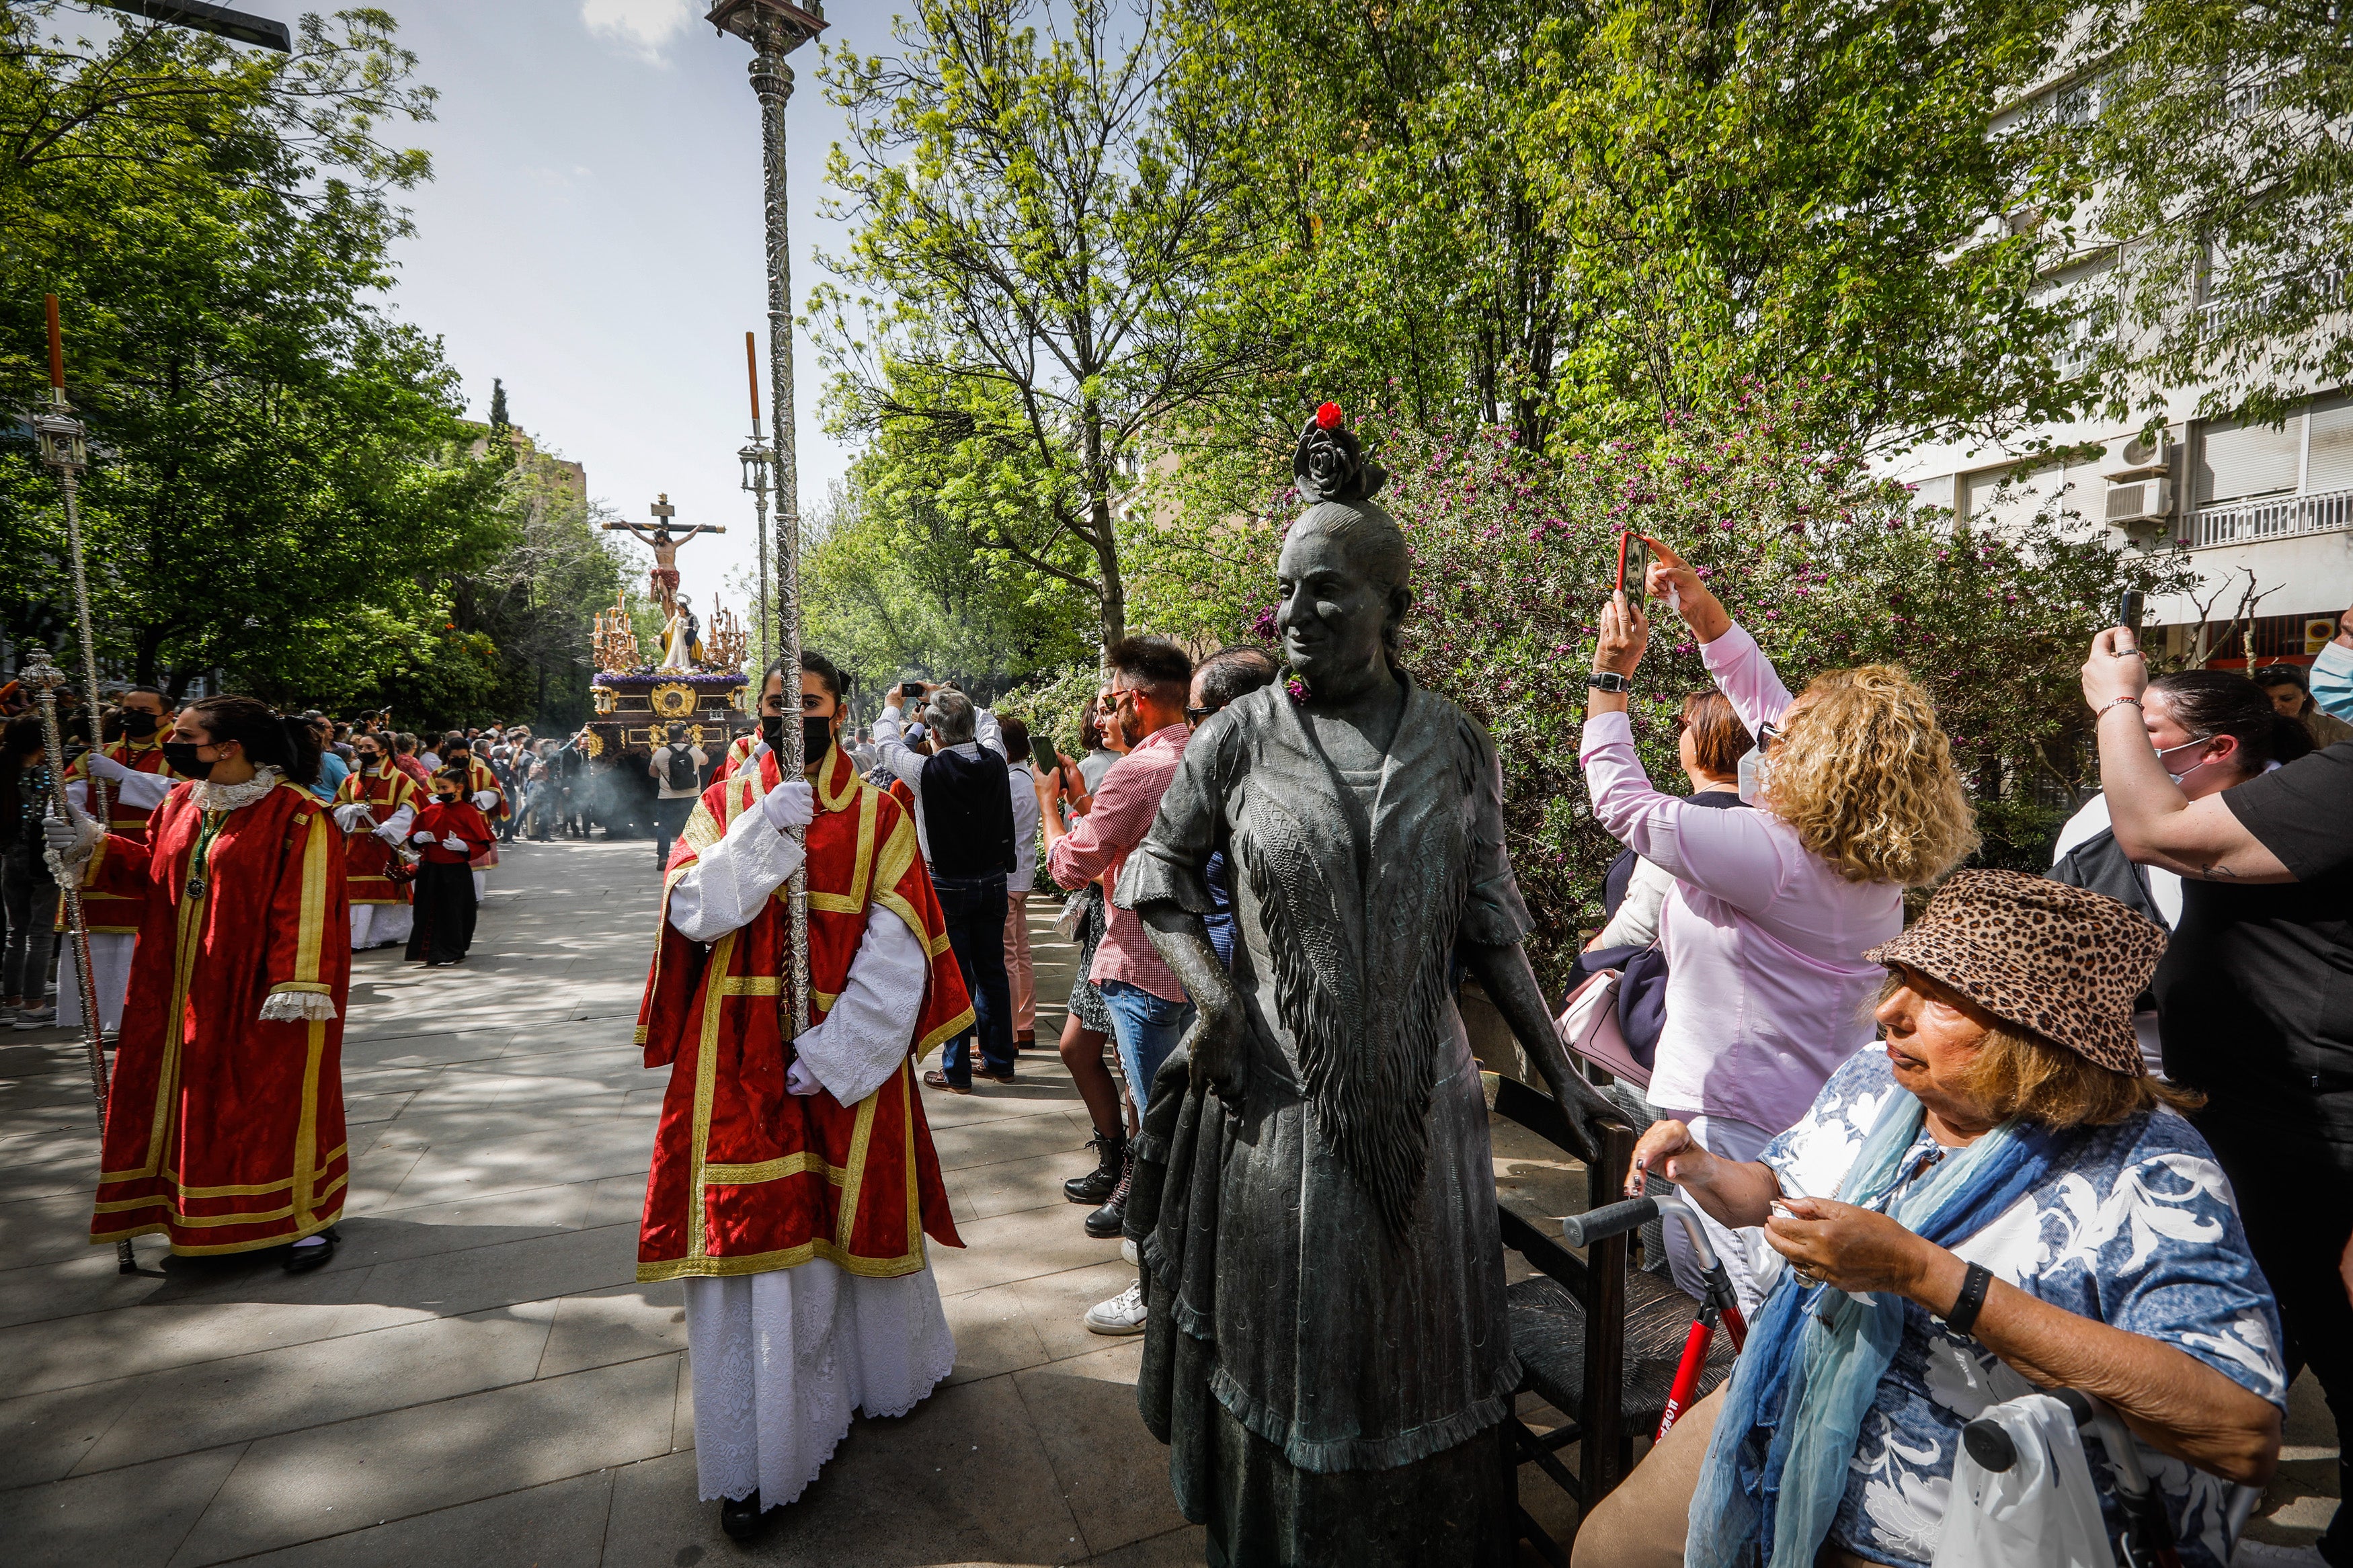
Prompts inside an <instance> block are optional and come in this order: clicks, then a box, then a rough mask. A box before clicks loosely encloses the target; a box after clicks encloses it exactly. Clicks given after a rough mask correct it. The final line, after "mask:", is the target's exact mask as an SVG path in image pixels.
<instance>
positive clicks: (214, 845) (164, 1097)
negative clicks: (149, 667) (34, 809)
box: [43, 697, 352, 1272]
mask: <svg viewBox="0 0 2353 1568" xmlns="http://www.w3.org/2000/svg"><path fill="white" fill-rule="evenodd" d="M164 746H165V751H166V753H167V755H168V756H169V758H170V760H171V763H172V766H173V768H174V771H176V772H177V773H180V774H181V775H182V776H183V777H184V778H186V779H188V780H189V781H191V782H189V783H185V784H176V785H174V787H173V790H172V793H171V795H169V796H168V797H167V798H166V799H165V800H164V804H163V805H160V806H158V807H157V808H156V809H155V811H154V814H153V816H152V817H151V818H150V820H149V823H148V832H147V836H146V837H144V838H143V839H140V838H132V837H129V836H128V835H124V834H107V833H103V832H101V831H100V829H99V828H98V826H97V825H96V824H94V823H92V822H90V819H89V818H88V817H87V816H81V815H80V814H79V813H76V814H75V816H74V819H73V820H72V821H71V822H70V823H69V822H63V821H58V820H57V819H55V818H52V819H51V820H50V821H48V822H47V823H46V824H44V825H43V826H44V831H45V835H46V837H47V840H48V842H49V844H50V846H51V847H53V848H55V849H56V850H57V851H58V855H59V858H60V860H61V861H62V863H63V864H64V866H65V867H66V868H67V870H68V872H69V874H71V875H73V876H76V877H78V878H79V879H80V880H81V882H82V884H83V885H84V886H85V887H89V888H93V889H103V890H106V891H111V892H114V893H117V894H120V895H121V896H123V897H126V898H131V899H134V900H137V902H138V907H139V910H140V924H139V938H138V946H137V949H136V950H135V952H134V954H133V956H132V984H131V988H130V992H129V996H128V1001H127V1002H126V1004H125V1005H124V1008H123V1015H122V1037H121V1045H120V1047H118V1048H117V1049H116V1052H115V1058H114V1084H113V1092H112V1093H111V1095H109V1097H108V1099H107V1102H106V1130H105V1134H104V1141H103V1144H102V1147H101V1150H100V1165H99V1170H100V1177H99V1187H98V1195H97V1202H96V1205H95V1210H94V1214H93V1217H92V1218H91V1221H90V1240H91V1241H93V1242H96V1243H101V1244H104V1243H111V1242H115V1241H118V1240H125V1239H128V1238H130V1237H136V1236H147V1235H152V1234H158V1233H160V1234H162V1235H164V1236H166V1237H169V1238H170V1240H171V1244H172V1250H173V1251H174V1253H180V1254H188V1255H208V1254H218V1253H227V1252H246V1251H252V1250H257V1249H259V1248H263V1247H289V1244H292V1245H291V1247H290V1250H289V1251H288V1252H287V1254H286V1257H285V1264H286V1267H287V1268H289V1269H290V1270H291V1271H294V1272H301V1271H303V1270H305V1269H310V1268H318V1267H319V1266H321V1265H322V1264H323V1263H325V1262H326V1261H327V1259H328V1258H329V1257H330V1256H331V1255H332V1251H333V1242H332V1235H333V1232H332V1229H331V1228H330V1227H332V1226H333V1225H334V1223H335V1221H336V1219H337V1217H338V1216H339V1215H341V1214H342V1212H343V1197H344V1190H345V1180H346V1178H347V1176H348V1175H349V1173H350V1158H349V1151H348V1150H347V1148H346V1147H345V1145H344V1141H343V1068H342V1059H343V1019H344V1017H345V1016H346V1015H347V1013H348V1012H349V992H350V988H351V958H352V955H351V947H350V944H349V942H347V941H346V940H345V937H346V934H347V932H348V931H349V930H350V923H351V917H350V915H349V913H348V912H347V911H346V909H345V905H344V893H343V888H344V880H343V830H342V829H341V828H339V827H337V826H335V823H334V819H333V817H332V816H330V815H329V814H328V811H327V809H326V807H325V806H324V805H322V804H321V803H320V802H319V801H318V799H317V798H316V797H315V796H313V795H311V793H310V790H309V787H308V786H309V785H310V784H311V781H312V780H314V779H316V778H317V777H318V772H319V737H318V734H317V732H316V731H313V730H312V729H311V726H310V725H308V724H306V723H304V722H302V721H301V720H299V719H281V718H280V717H279V716H278V715H277V714H275V713H273V712H271V711H270V710H269V708H268V707H267V706H265V705H264V704H262V703H259V702H257V701H255V700H253V699H252V698H250V697H208V698H206V699H204V700H200V701H196V702H192V703H190V704H189V705H188V706H187V707H186V708H185V709H183V710H181V711H180V713H179V715H178V717H177V719H176V720H175V721H174V725H173V730H172V738H171V739H170V740H169V741H167V742H164Z"/></svg>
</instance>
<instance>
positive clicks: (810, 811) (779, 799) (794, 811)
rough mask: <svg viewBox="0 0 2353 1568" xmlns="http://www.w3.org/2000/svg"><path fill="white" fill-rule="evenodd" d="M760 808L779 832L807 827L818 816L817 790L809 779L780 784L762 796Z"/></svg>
mask: <svg viewBox="0 0 2353 1568" xmlns="http://www.w3.org/2000/svg"><path fill="white" fill-rule="evenodd" d="M760 810H761V812H762V814H763V815H765V816H766V817H767V819H768V826H771V827H773V828H775V829H776V831H777V832H779V833H784V832H787V831H789V830H790V829H792V828H796V827H807V826H808V825H809V824H810V823H811V822H813V821H815V820H816V818H817V791H816V790H815V789H814V788H812V787H811V786H810V784H809V782H808V780H807V779H794V780H792V781H790V782H789V783H786V784H778V785H777V786H776V788H774V789H772V790H770V791H769V792H768V793H767V794H766V795H762V796H761V797H760Z"/></svg>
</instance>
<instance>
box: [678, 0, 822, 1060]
mask: <svg viewBox="0 0 2353 1568" xmlns="http://www.w3.org/2000/svg"><path fill="white" fill-rule="evenodd" d="M705 19H706V20H707V21H709V22H710V23H711V25H712V26H714V27H717V28H718V29H719V30H720V31H722V32H725V33H733V34H734V35H735V36H736V37H739V38H742V39H743V40H744V42H746V43H748V44H750V45H751V46H752V51H753V53H752V68H751V76H752V91H753V92H754V94H755V95H757V96H758V98H759V100H760V166H761V174H762V177H763V185H764V187H765V188H764V191H763V195H765V206H766V209H767V220H768V222H767V260H768V386H769V393H770V395H769V398H768V428H769V429H770V430H771V431H772V432H773V433H774V438H775V451H776V583H775V587H774V591H773V592H772V593H771V594H770V595H769V596H768V597H769V605H770V608H771V613H772V614H773V615H774V616H776V628H775V642H774V643H773V644H772V646H773V647H775V648H776V658H777V659H778V660H779V661H781V662H782V663H783V665H784V667H785V691H784V697H785V720H786V722H785V733H784V742H785V744H784V754H783V755H781V756H779V757H778V758H777V759H776V762H777V763H778V765H779V767H780V768H781V769H782V771H783V773H784V776H785V777H786V779H787V780H790V779H797V778H798V777H800V774H801V763H802V762H803V760H804V759H803V757H802V754H801V726H800V665H801V577H800V526H801V519H800V474H799V464H798V462H797V455H796V453H795V452H794V449H793V436H794V430H793V425H794V418H795V416H794V411H793V265H792V248H791V245H792V241H791V234H790V217H789V213H790V207H789V204H788V203H787V202H786V179H785V167H786V166H785V145H786V142H785V105H786V103H787V102H788V101H790V100H791V99H792V96H793V71H792V68H791V67H790V66H788V65H786V63H785V57H786V55H788V54H790V53H792V52H793V51H794V50H795V49H797V48H798V47H801V46H802V45H803V44H805V43H807V42H808V41H809V40H810V39H811V38H814V37H817V36H818V34H819V33H821V32H823V31H825V26H826V22H825V5H824V4H823V0H802V3H800V4H794V3H793V0H716V4H714V5H712V9H711V13H710V15H709V16H707V17H706V18H705ZM763 629H764V630H765V628H763ZM793 838H794V841H795V842H796V843H801V844H803V847H804V848H806V842H805V836H804V834H803V832H802V830H800V829H799V828H795V829H794V830H793ZM789 889H790V892H789V896H788V900H787V902H788V904H789V906H790V909H791V911H792V982H791V984H789V985H788V986H786V987H785V990H786V994H785V995H784V996H781V997H779V998H778V999H777V1002H778V1007H779V1010H780V1011H781V1012H782V1013H783V1015H784V1018H783V1022H784V1027H785V1034H786V1037H787V1038H790V1037H793V1036H795V1035H797V1034H799V1033H800V1032H801V1030H802V1028H803V1027H804V1026H806V1025H807V1019H808V1003H809V978H808V974H809V969H808V868H807V865H806V864H804V865H803V867H802V868H801V869H800V870H797V871H795V872H794V873H793V878H792V881H791V883H790V884H789Z"/></svg>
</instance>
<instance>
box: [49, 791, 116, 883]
mask: <svg viewBox="0 0 2353 1568" xmlns="http://www.w3.org/2000/svg"><path fill="white" fill-rule="evenodd" d="M66 810H67V811H68V812H69V814H70V815H71V817H72V820H70V821H65V820H61V819H59V818H58V817H54V816H45V817H43V818H42V819H41V838H42V841H43V842H44V844H46V845H47V847H48V849H49V851H50V852H51V853H52V854H54V855H56V856H57V858H58V864H59V865H60V866H61V867H63V868H65V869H66V870H68V871H72V870H75V869H77V868H79V867H80V866H81V865H83V864H84V863H85V862H86V861H88V860H89V859H90V857H91V856H92V855H93V854H95V853H97V851H98V842H99V840H100V839H101V838H104V837H106V830H105V829H104V828H102V827H100V826H99V825H98V824H97V823H95V822H93V821H91V820H90V818H89V817H88V816H84V815H83V814H82V813H81V811H80V810H79V808H78V807H76V806H75V805H72V803H70V802H69V803H68V804H67V806H66Z"/></svg>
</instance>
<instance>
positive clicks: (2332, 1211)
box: [2083, 626, 2353, 1568]
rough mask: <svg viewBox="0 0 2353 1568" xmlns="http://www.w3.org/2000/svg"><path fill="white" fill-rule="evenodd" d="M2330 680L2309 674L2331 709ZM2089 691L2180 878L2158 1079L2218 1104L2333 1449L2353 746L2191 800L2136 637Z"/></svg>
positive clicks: (2345, 1285) (2111, 763)
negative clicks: (2158, 718)
mask: <svg viewBox="0 0 2353 1568" xmlns="http://www.w3.org/2000/svg"><path fill="white" fill-rule="evenodd" d="M2346 641H2347V639H2346V638H2342V637H2340V639H2339V641H2338V642H2337V644H2334V645H2332V647H2344V645H2345V643H2346ZM2327 657H2328V650H2326V649H2324V650H2323V658H2327ZM2326 676H2327V670H2326V669H2324V668H2323V666H2322V665H2321V664H2319V663H2317V662H2316V663H2315V665H2314V667H2313V679H2312V688H2313V691H2314V693H2315V695H2316V697H2318V698H2319V700H2321V703H2322V706H2324V707H2327V705H2328V698H2327V697H2326V696H2324V695H2322V694H2323V693H2325V692H2327V690H2329V689H2330V688H2329V687H2328V685H2327V679H2325V677H2326ZM2168 679H2171V678H2168ZM2083 684H2084V703H2085V705H2086V706H2088V707H2089V708H2090V709H2091V710H2092V713H2093V722H2094V724H2095V725H2097V726H2098V734H2099V747H2100V784H2101V786H2102V788H2103V791H2104V793H2105V796H2106V799H2107V805H2108V820H2109V824H2110V826H2111V828H2112V829H2113V831H2114V832H2115V834H2116V843H2117V845H2118V846H2119V847H2121V848H2122V849H2123V850H2124V852H2125V854H2126V856H2128V857H2130V858H2131V859H2132V861H2133V862H2134V863H2135V864H2136V865H2138V866H2144V867H2148V868H2163V869H2165V870H2168V871H2170V872H2172V873H2174V874H2175V875H2176V876H2178V877H2179V878H2180V879H2181V915H2180V919H2179V921H2178V922H2177V923H2176V925H2175V927H2174V932H2173V940H2172V941H2171V942H2169V943H2168V944H2167V946H2166V950H2165V957H2164V959H2163V961H2162V962H2161V963H2158V969H2157V979H2156V982H2155V984H2154V985H2153V987H2152V989H2153V990H2154V991H2155V993H2156V997H2157V1017H2158V1035H2159V1037H2160V1038H2161V1039H2162V1041H2163V1043H2164V1047H2165V1074H2166V1076H2167V1077H2168V1078H2169V1079H2172V1080H2173V1081H2174V1082H2176V1083H2178V1084H2180V1085H2182V1086H2183V1087H2184V1088H2187V1089H2195V1090H2198V1091H2199V1092H2200V1093H2202V1094H2203V1095H2205V1097H2206V1106H2205V1109H2204V1110H2200V1111H2199V1112H2198V1113H2197V1114H2196V1115H2195V1116H2194V1117H2193V1118H2192V1119H2191V1120H2192V1121H2195V1122H2196V1123H2197V1127H2198V1131H2200V1133H2202V1134H2203V1135H2204V1136H2205V1139H2206V1142H2208V1143H2209V1144H2211V1145H2212V1147H2213V1150H2214V1154H2215V1157H2216V1158H2217V1159H2218V1160H2220V1161H2221V1165H2222V1170H2223V1173H2225V1174H2226V1175H2228V1176H2229V1177H2230V1178H2231V1186H2232V1191H2233V1192H2234V1193H2235V1194H2236V1195H2237V1198H2238V1203H2239V1211H2240V1213H2241V1214H2242V1215H2243V1216H2244V1217H2245V1220H2246V1226H2247V1240H2248V1242H2249V1243H2250V1244H2251V1245H2252V1246H2253V1248H2254V1253H2255V1261H2256V1262H2258V1263H2260V1264H2261V1265H2263V1275H2264V1277H2265V1278H2266V1279H2269V1280H2270V1281H2271V1286H2272V1289H2273V1290H2274V1292H2275V1293H2276V1294H2277V1296H2278V1298H2279V1307H2280V1321H2281V1325H2282V1327H2283V1328H2284V1330H2285V1331H2286V1334H2287V1352H2288V1354H2287V1363H2288V1375H2289V1377H2290V1378H2291V1379H2293V1378H2294V1377H2295V1374H2296V1373H2297V1371H2298V1370H2299V1369H2300V1368H2301V1367H2303V1366H2306V1365H2308V1366H2310V1367H2311V1369H2312V1373H2313V1376H2314V1378H2315V1380H2316V1381H2317V1382H2318V1383H2319V1384H2320V1387H2321V1392H2322V1393H2323V1394H2326V1395H2327V1400H2328V1407H2329V1410H2330V1412H2331V1414H2332V1415H2334V1416H2335V1417H2336V1420H2337V1430H2338V1432H2339V1433H2340V1434H2341V1433H2344V1432H2346V1431H2348V1430H2353V1007H2348V980H2347V977H2348V975H2353V919H2348V911H2353V745H2347V744H2338V745H2334V746H2324V747H2321V748H2320V749H2318V750H2316V751H2312V752H2306V753H2305V754H2304V755H2303V756H2300V757H2298V758H2296V759H2295V761H2293V762H2289V763H2285V764H2284V765H2283V766H2280V767H2277V768H2273V769H2271V770H2269V771H2268V772H2265V773H2260V774H2259V775H2257V776H2255V777H2253V778H2250V779H2248V780H2246V781H2245V782H2244V783H2242V784H2236V785H2233V786H2232V787H2231V788H2228V789H2222V790H2218V791H2214V792H2212V793H2210V794H2204V795H2195V796H2193V795H2192V793H2191V791H2192V789H2193V787H2194V786H2195V784H2197V783H2198V782H2199V780H2200V778H2201V777H2202V776H2203V772H2211V771H2212V770H2211V769H2210V770H2203V772H2200V773H2183V772H2182V770H2183V768H2184V764H2185V759H2189V760H2190V761H2193V762H2194V761H2195V760H2196V757H2197V753H2196V752H2182V751H2179V750H2172V751H2171V754H2170V756H2169V757H2168V756H2161V755H2160V754H2159V753H2158V745H2161V744H2163V742H2162V741H2161V740H2160V741H2158V742H2155V743H2152V740H2151V735H2152V731H2153V728H2154V727H2153V725H2152V724H2151V722H2150V720H2151V717H2152V713H2153V711H2155V710H2156V705H2155V704H2154V703H2153V699H2155V698H2156V695H2157V692H2158V688H2159V686H2160V685H2161V684H2162V683H2161V682H2159V681H2153V680H2151V679H2149V674H2148V668H2147V664H2146V662H2145V661H2144V660H2143V659H2142V658H2141V655H2140V653H2139V650H2138V648H2137V646H2136V644H2135V641H2134V639H2133V635H2132V634H2131V633H2130V632H2129V631H2126V629H2125V628H2123V627H2121V626H2118V627H2112V628H2110V629H2109V630H2107V631H2105V632H2102V633H2101V634H2100V635H2099V637H2096V638H2095V639H2094V642H2093V644H2092V648H2091V652H2090V654H2089V655H2088V656H2087V657H2086V658H2085V659H2084V669H2083ZM2175 705H2176V706H2177V707H2178V705H2179V700H2178V698H2177V699H2176V700H2175ZM2177 773H2181V774H2182V776H2181V777H2180V778H2179V781H2177V780H2176V779H2175V778H2174V777H2173V776H2172V775H2174V774H2177ZM2348 1453H2353V1449H2346V1448H2344V1447H2343V1446H2342V1445H2340V1451H2339V1456H2338V1458H2337V1483H2338V1493H2339V1496H2340V1497H2341V1496H2342V1495H2344V1493H2345V1492H2346V1491H2348V1489H2353V1463H2348V1459H2347V1458H2346V1456H2347V1454H2348ZM2316 1550H2317V1551H2318V1552H2319V1553H2320V1555H2321V1557H2322V1558H2324V1559H2325V1560H2326V1561H2327V1562H2328V1563H2332V1564H2336V1565H2337V1568H2346V1565H2348V1564H2353V1510H2348V1509H2346V1508H2344V1507H2343V1506H2342V1505H2341V1504H2340V1506H2339V1507H2338V1508H2337V1513H2336V1517H2335V1520H2334V1521H2333V1522H2332V1523H2331V1524H2330V1525H2329V1527H2328V1529H2327V1531H2324V1532H2323V1534H2322V1535H2321V1538H2320V1540H2319V1542H2317V1543H2316Z"/></svg>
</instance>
